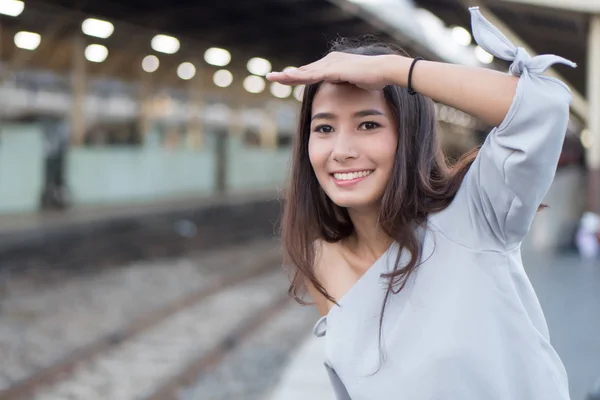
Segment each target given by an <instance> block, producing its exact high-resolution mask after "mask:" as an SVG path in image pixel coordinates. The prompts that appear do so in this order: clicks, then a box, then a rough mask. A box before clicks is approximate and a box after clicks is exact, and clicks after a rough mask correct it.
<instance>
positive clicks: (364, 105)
mask: <svg viewBox="0 0 600 400" xmlns="http://www.w3.org/2000/svg"><path fill="white" fill-rule="evenodd" d="M366 109H376V110H380V111H382V112H383V113H384V114H385V115H386V116H388V117H389V116H390V110H389V107H388V104H387V102H386V100H385V97H384V95H383V91H382V90H364V89H361V88H359V87H356V86H354V85H351V84H348V83H323V84H322V85H321V86H320V87H319V90H318V91H317V93H316V94H315V98H314V100H313V104H312V115H315V114H316V113H321V112H327V113H336V114H340V115H346V114H347V115H350V114H353V113H355V112H356V111H359V110H366Z"/></svg>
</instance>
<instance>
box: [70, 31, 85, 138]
mask: <svg viewBox="0 0 600 400" xmlns="http://www.w3.org/2000/svg"><path fill="white" fill-rule="evenodd" d="M84 52H85V41H84V38H83V37H82V36H81V34H77V35H75V36H74V37H73V53H72V56H71V57H72V71H71V72H72V74H71V85H72V93H71V115H70V117H71V118H70V119H71V121H70V122H71V123H70V126H71V129H70V131H71V144H72V145H74V146H78V145H81V144H82V143H83V140H84V138H85V126H86V123H85V111H86V110H85V109H86V107H85V105H86V104H85V98H86V86H87V85H86V80H87V79H86V78H87V77H86V59H85V54H84Z"/></svg>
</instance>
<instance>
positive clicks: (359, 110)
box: [308, 83, 398, 209]
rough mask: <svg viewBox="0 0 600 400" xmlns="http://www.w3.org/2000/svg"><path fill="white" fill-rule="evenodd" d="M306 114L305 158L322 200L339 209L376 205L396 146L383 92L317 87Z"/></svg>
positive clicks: (339, 86)
mask: <svg viewBox="0 0 600 400" xmlns="http://www.w3.org/2000/svg"><path fill="white" fill-rule="evenodd" d="M311 115H312V120H311V124H310V138H309V142H308V154H309V158H310V163H311V165H312V167H313V169H314V171H315V175H316V176H317V179H318V181H319V184H320V185H321V187H322V188H323V190H324V191H325V193H326V194H327V196H329V198H330V199H331V200H332V201H333V202H334V203H335V204H337V205H338V206H340V207H348V208H354V209H361V208H365V207H370V206H373V205H378V204H379V201H380V200H381V197H382V196H383V192H384V190H385V188H386V185H387V184H388V182H389V179H390V175H391V173H392V167H393V164H394V157H395V154H396V147H397V145H398V138H397V130H396V124H395V122H394V119H393V116H392V114H391V111H390V108H389V107H388V105H387V102H386V101H385V98H384V95H383V91H381V90H377V91H367V90H363V89H360V88H357V87H356V86H354V85H349V84H331V83H323V84H322V85H321V87H320V88H319V90H318V91H317V94H316V95H315V98H314V100H313V105H312V114H311Z"/></svg>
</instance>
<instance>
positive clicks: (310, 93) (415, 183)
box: [281, 39, 477, 339]
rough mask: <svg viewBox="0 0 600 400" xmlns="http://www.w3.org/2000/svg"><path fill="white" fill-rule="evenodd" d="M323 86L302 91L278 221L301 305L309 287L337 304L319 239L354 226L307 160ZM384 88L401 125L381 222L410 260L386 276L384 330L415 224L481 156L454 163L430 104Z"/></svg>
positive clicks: (413, 242)
mask: <svg viewBox="0 0 600 400" xmlns="http://www.w3.org/2000/svg"><path fill="white" fill-rule="evenodd" d="M330 51H331V52H334V51H337V52H346V53H352V54H360V55H367V56H375V55H388V54H397V55H402V56H408V54H407V53H406V52H405V51H403V50H402V49H399V48H397V47H395V46H393V45H389V44H383V43H377V42H371V43H364V42H357V41H352V40H348V39H341V40H338V41H336V42H335V43H334V44H333V45H332V47H331V49H330ZM319 86H320V84H319V83H316V84H312V85H307V86H306V87H305V89H304V97H303V100H302V107H301V113H300V119H299V126H298V133H297V136H296V138H295V143H294V150H293V155H292V164H291V176H290V180H289V188H288V191H287V193H286V194H285V197H284V212H283V219H282V226H281V228H282V241H283V247H284V255H285V258H286V260H285V263H286V265H288V266H290V267H291V268H292V280H291V284H290V288H289V293H290V295H291V296H293V297H294V298H295V299H296V300H297V301H298V302H300V303H302V304H307V303H306V302H304V301H303V300H302V297H303V295H304V294H305V291H306V289H307V284H311V285H312V286H313V287H314V288H315V289H316V290H317V291H318V292H319V293H321V294H322V295H323V296H324V297H325V298H327V299H329V300H330V301H331V302H333V303H336V301H335V299H334V298H332V297H331V296H330V295H329V293H328V292H327V290H326V289H325V288H324V287H323V285H322V284H321V282H319V280H318V279H317V278H316V276H315V272H314V261H315V257H316V251H317V249H315V241H316V240H323V241H327V242H337V241H339V240H341V239H344V238H346V237H348V236H350V235H351V234H352V233H353V231H354V226H353V225H352V221H351V219H350V217H349V215H348V212H347V210H346V209H345V208H342V207H339V206H337V205H336V204H334V203H333V202H332V201H331V200H330V199H329V198H328V197H327V196H326V195H325V193H324V191H323V190H322V189H321V187H320V185H319V182H318V181H317V177H316V176H315V173H314V171H313V169H312V166H311V164H310V161H309V157H308V141H309V136H310V120H311V113H312V103H313V99H314V97H315V94H316V93H317V91H318V90H319ZM383 93H384V96H385V100H386V102H387V103H388V105H389V107H390V109H391V111H392V114H393V117H394V120H395V122H396V126H397V127H398V146H397V149H396V155H395V161H394V166H393V171H392V175H391V178H390V181H389V184H388V185H387V186H386V189H385V192H384V194H383V198H382V199H381V209H380V215H379V224H380V226H381V228H382V229H383V231H384V232H385V233H386V234H387V235H388V236H389V237H390V238H392V239H393V240H394V241H395V242H397V243H398V245H399V247H400V249H405V250H407V251H408V252H409V254H410V256H411V258H410V261H409V262H408V263H407V264H406V265H399V264H400V257H399V255H400V252H399V253H398V257H397V258H396V263H395V265H394V268H393V270H392V271H391V272H389V273H387V274H384V275H382V277H384V278H387V280H388V288H387V292H386V295H385V300H384V302H383V304H382V312H381V315H380V328H381V323H382V321H383V313H384V311H385V304H386V302H387V300H388V298H389V296H390V295H391V294H397V293H398V292H399V291H400V290H402V288H403V287H404V285H405V283H406V281H407V278H408V277H409V276H410V274H411V273H412V272H413V271H414V270H415V269H416V268H417V265H418V263H419V256H420V253H421V246H422V244H421V241H420V240H419V238H418V237H417V235H416V229H415V228H416V227H418V226H419V225H422V224H423V223H424V222H425V220H426V218H427V215H429V214H430V213H435V212H439V211H441V210H443V209H445V208H446V207H448V205H450V203H451V202H452V200H453V198H454V196H455V195H456V192H457V191H458V189H459V187H460V185H461V183H462V180H463V178H464V176H465V174H466V172H467V171H468V169H469V167H470V166H471V164H472V162H473V160H474V159H475V156H476V154H477V149H474V150H473V151H471V152H469V153H467V154H464V155H463V156H462V157H461V158H459V159H458V160H457V161H456V162H455V163H454V164H453V165H450V164H449V162H448V161H447V160H446V157H445V156H444V154H443V152H442V150H441V146H440V143H439V140H438V137H437V132H436V116H435V108H434V103H433V101H432V100H431V99H429V98H427V97H425V96H423V95H421V94H417V95H414V96H412V95H410V94H409V93H408V91H407V90H406V89H405V88H402V87H398V86H386V87H385V88H384V89H383ZM380 339H381V329H380Z"/></svg>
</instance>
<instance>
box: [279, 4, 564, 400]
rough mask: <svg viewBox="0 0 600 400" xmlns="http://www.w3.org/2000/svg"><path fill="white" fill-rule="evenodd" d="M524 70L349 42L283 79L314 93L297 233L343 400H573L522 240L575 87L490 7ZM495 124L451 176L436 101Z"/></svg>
mask: <svg viewBox="0 0 600 400" xmlns="http://www.w3.org/2000/svg"><path fill="white" fill-rule="evenodd" d="M471 18H472V25H473V33H474V37H475V39H476V41H477V43H478V44H479V45H480V46H481V47H483V48H484V49H485V50H487V51H488V52H490V53H492V54H493V55H494V56H496V57H498V58H502V59H505V60H508V61H512V64H511V66H510V73H509V74H503V73H500V72H497V71H492V70H489V69H483V68H474V67H466V66H459V65H451V64H445V63H438V62H427V61H424V60H420V59H418V58H416V59H413V58H410V57H409V56H408V55H407V54H406V53H405V52H403V51H401V50H399V49H395V48H394V47H392V46H387V45H383V44H378V43H370V44H369V43H367V44H360V43H357V44H355V43H352V42H350V41H344V40H340V41H338V42H336V43H335V44H334V46H333V48H332V51H331V52H330V53H329V54H328V55H327V56H325V57H324V58H322V59H321V60H318V61H316V62H314V63H312V64H309V65H306V66H303V67H301V68H299V69H296V70H292V71H286V72H274V73H271V74H269V75H268V76H267V78H268V79H269V80H271V81H277V82H281V83H284V84H288V85H300V84H305V85H307V86H306V87H305V91H304V98H303V102H302V108H301V115H300V122H299V132H298V137H297V140H296V143H295V148H294V152H293V156H292V157H293V158H292V171H291V178H290V187H289V190H288V193H287V195H286V199H285V200H286V203H285V211H284V217H283V221H282V238H283V245H284V250H285V253H286V258H287V260H286V263H287V264H289V265H290V266H291V267H292V268H293V279H292V282H291V286H290V293H291V294H292V295H293V296H294V297H295V298H296V299H297V300H299V301H302V296H303V295H304V294H305V293H306V291H308V293H309V294H310V295H311V297H312V299H313V301H314V303H315V305H316V307H317V309H318V310H319V312H320V313H321V314H322V318H321V319H319V321H318V322H317V324H316V325H315V334H316V335H317V336H325V367H326V369H327V371H328V373H329V376H330V379H331V381H332V385H333V387H334V390H335V392H336V395H337V398H338V399H353V400H358V399H396V398H403V399H411V400H428V399H461V400H481V399H486V400H494V399H497V400H507V399H528V400H566V399H568V398H569V388H568V381H567V374H566V371H565V368H564V366H563V364H562V362H561V360H560V358H559V356H558V354H557V353H556V351H555V350H554V349H553V347H552V345H551V343H550V339H549V332H548V327H547V325H546V321H545V317H544V314H543V312H542V309H541V307H540V304H539V302H538V300H537V297H536V294H535V292H534V290H533V287H532V286H531V283H530V282H529V279H528V277H527V275H526V274H525V271H524V268H523V264H522V260H521V252H520V245H521V241H522V239H523V238H524V237H525V235H526V234H527V232H528V231H529V229H530V226H531V223H532V221H533V219H534V216H535V214H536V212H537V211H538V210H539V208H540V205H541V204H540V203H541V201H542V199H543V198H544V196H545V194H546V192H547V191H548V189H549V187H550V185H551V183H552V181H553V178H554V174H555V171H556V166H557V163H558V159H559V156H560V153H561V148H562V143H563V140H564V137H565V133H566V128H567V122H568V119H569V104H570V101H571V94H570V91H569V89H568V88H567V86H566V85H564V84H563V83H562V82H560V81H558V80H556V79H552V78H548V77H545V76H543V75H542V74H543V72H544V71H545V70H546V69H547V68H549V67H550V66H551V65H552V64H555V63H562V64H566V65H569V66H572V67H574V66H575V65H574V64H573V63H571V62H570V61H568V60H565V59H564V58H561V57H558V56H554V55H544V56H538V57H534V58H531V57H530V56H529V55H528V54H527V53H526V51H525V50H524V49H522V48H516V47H515V46H513V45H512V44H511V43H510V41H509V40H508V39H507V38H506V37H504V36H503V35H502V34H501V33H500V32H499V31H498V30H497V29H496V28H495V27H494V26H493V25H492V24H491V23H490V22H489V21H487V20H486V19H485V18H484V17H483V16H482V15H481V14H480V13H479V11H478V9H477V8H472V9H471ZM432 100H434V101H438V102H441V103H444V104H447V105H449V106H451V107H454V108H456V109H459V110H461V111H464V112H466V113H469V114H471V115H474V116H476V117H477V118H479V119H481V120H483V121H485V122H486V123H488V124H490V125H492V126H495V127H496V128H494V129H493V130H492V131H491V132H490V134H489V135H488V137H487V139H486V140H485V143H484V144H483V145H482V146H481V148H480V149H478V150H474V151H472V152H470V153H468V154H466V155H464V156H463V157H462V158H461V159H459V160H458V161H457V162H456V163H455V164H453V165H447V161H446V159H445V158H444V156H443V154H442V152H441V149H440V146H439V143H438V139H439V138H438V137H437V134H436V117H435V110H434V106H433V101H432Z"/></svg>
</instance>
